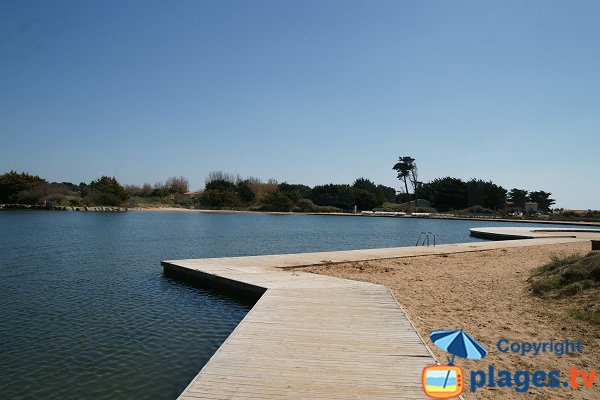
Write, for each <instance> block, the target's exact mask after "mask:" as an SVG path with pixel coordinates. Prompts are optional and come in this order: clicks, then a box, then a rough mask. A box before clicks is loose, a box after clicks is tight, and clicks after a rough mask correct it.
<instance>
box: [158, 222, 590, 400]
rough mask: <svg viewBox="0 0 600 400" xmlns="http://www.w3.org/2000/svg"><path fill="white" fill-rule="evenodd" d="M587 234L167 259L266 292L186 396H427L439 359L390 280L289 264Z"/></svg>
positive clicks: (178, 268)
mask: <svg viewBox="0 0 600 400" xmlns="http://www.w3.org/2000/svg"><path fill="white" fill-rule="evenodd" d="M502 233H503V234H506V233H507V232H502ZM513 233H514V232H513ZM578 240H581V239H577V238H573V237H568V238H565V237H554V238H539V239H529V240H513V241H505V242H481V243H463V244H454V245H443V246H437V247H401V248H386V249H370V250H353V251H340V252H326V253H308V254H286V255H271V256H253V257H233V258H213V259H210V258H209V259H196V260H177V261H163V263H162V264H163V266H164V268H165V272H167V273H177V274H179V275H186V276H189V277H193V278H195V279H199V280H203V281H205V282H207V283H210V284H216V285H221V286H226V287H228V288H230V289H234V290H236V291H246V292H251V293H254V294H258V295H261V297H260V299H259V300H258V302H257V303H256V305H255V306H254V307H253V308H252V310H251V311H250V312H249V313H248V315H247V316H246V317H245V318H244V320H243V321H242V322H241V323H240V324H239V325H238V327H237V328H236V329H235V330H234V331H233V333H232V334H231V335H230V336H229V338H228V339H227V340H226V341H225V343H224V344H223V345H222V346H221V347H220V348H219V349H218V350H217V352H216V353H215V354H214V355H213V357H212V358H211V359H210V360H209V362H208V363H207V364H206V365H205V366H204V368H203V369H202V370H201V371H200V373H199V374H198V375H197V376H196V377H195V378H194V380H193V381H192V382H191V383H190V384H189V386H188V387H187V388H186V389H185V390H184V392H183V393H182V394H181V396H180V399H186V400H191V399H315V400H325V399H423V398H424V397H425V396H424V394H423V391H422V388H421V381H420V379H421V371H422V368H423V367H424V366H426V365H431V364H435V360H434V359H433V356H432V355H431V353H430V351H429V350H428V348H427V347H426V345H425V344H424V342H423V341H422V339H421V338H420V336H419V335H418V334H417V332H416V331H415V329H414V328H413V326H412V325H411V323H410V321H409V320H408V318H407V317H406V315H405V314H404V312H403V310H402V309H401V307H400V306H399V305H398V304H397V302H396V301H395V299H394V297H393V296H392V294H391V292H390V291H389V290H388V289H387V288H386V287H384V286H381V285H375V284H371V283H366V282H356V281H351V280H346V279H341V278H335V277H329V276H322V275H314V274H309V273H304V272H290V271H286V270H285V268H286V267H294V266H303V265H315V264H323V263H331V262H334V263H335V262H346V261H358V260H373V259H382V258H395V257H410V256H418V255H428V254H446V253H457V252H468V251H483V250H492V249H497V248H503V247H521V246H531V245H537V244H551V243H565V242H571V241H578Z"/></svg>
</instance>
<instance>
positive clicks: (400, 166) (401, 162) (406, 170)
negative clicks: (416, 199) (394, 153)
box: [392, 156, 416, 198]
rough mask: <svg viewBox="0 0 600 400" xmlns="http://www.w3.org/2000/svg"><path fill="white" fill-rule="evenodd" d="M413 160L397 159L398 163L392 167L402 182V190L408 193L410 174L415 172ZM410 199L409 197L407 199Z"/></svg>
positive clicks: (406, 157)
mask: <svg viewBox="0 0 600 400" xmlns="http://www.w3.org/2000/svg"><path fill="white" fill-rule="evenodd" d="M415 168H416V165H415V159H414V158H412V157H410V156H404V157H399V158H398V162H397V163H396V164H394V166H393V167H392V169H393V170H396V172H397V173H398V176H397V177H398V179H399V180H400V181H401V182H404V189H405V190H406V193H410V192H409V191H408V182H409V181H410V180H411V177H412V173H413V171H414V170H415ZM409 198H410V197H409Z"/></svg>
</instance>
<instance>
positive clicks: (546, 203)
mask: <svg viewBox="0 0 600 400" xmlns="http://www.w3.org/2000/svg"><path fill="white" fill-rule="evenodd" d="M551 195H552V193H548V192H544V191H543V190H539V191H535V192H531V193H529V199H530V200H531V201H535V202H536V203H538V206H539V208H540V210H542V211H548V210H550V207H551V206H552V205H553V204H554V203H555V200H554V199H551V198H550V196H551Z"/></svg>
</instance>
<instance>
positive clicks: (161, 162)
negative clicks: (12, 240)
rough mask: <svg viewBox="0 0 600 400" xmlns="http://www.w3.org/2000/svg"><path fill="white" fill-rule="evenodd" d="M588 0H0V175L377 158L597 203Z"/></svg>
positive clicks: (133, 172) (594, 12)
mask: <svg viewBox="0 0 600 400" xmlns="http://www.w3.org/2000/svg"><path fill="white" fill-rule="evenodd" d="M599 17H600V2H597V1H589V2H586V1H561V2H555V1H544V2H541V1H533V2H530V1H518V2H517V1H514V2H497V1H472V2H471V1H468V2H467V1H452V2H447V1H373V2H371V1H361V2H357V1H348V0H344V1H327V0H325V1H294V2H292V1H211V2H209V1H161V2H154V1H101V2H100V1H98V2H93V1H85V2H81V1H53V2H48V1H40V2H35V1H6V0H1V1H0V138H1V144H0V171H8V170H11V169H15V170H24V171H28V172H31V173H35V174H39V175H41V176H44V177H46V178H48V179H50V180H68V181H73V182H80V181H90V180H91V179H94V178H96V177H98V176H100V175H115V176H116V177H117V178H118V179H119V180H120V181H121V182H122V183H143V182H146V181H148V182H150V183H154V182H155V181H159V180H165V179H166V178H168V177H169V176H173V175H184V176H186V177H188V178H189V180H190V181H191V183H192V186H193V188H200V187H202V186H203V184H204V178H205V177H206V175H207V174H208V172H209V171H211V170H224V171H227V172H232V173H239V174H241V175H243V176H248V175H253V176H257V177H261V178H263V179H267V178H275V179H277V180H279V181H288V182H293V183H306V184H309V185H315V184H323V183H329V182H335V183H351V182H352V181H353V180H354V179H355V178H358V177H361V176H362V177H367V178H370V179H372V180H374V181H376V182H377V183H383V184H386V185H391V186H395V187H397V188H400V185H399V182H398V181H397V180H396V178H395V174H394V171H392V169H391V167H392V165H393V164H394V162H395V161H396V159H397V157H398V156H401V155H412V156H413V157H415V158H416V159H417V164H418V166H419V170H420V178H421V179H422V180H424V181H428V180H431V179H433V178H436V177H443V176H456V177H460V178H463V179H469V178H473V177H475V178H482V179H486V180H493V181H494V182H496V183H498V184H501V185H503V186H504V187H506V188H507V189H510V188H512V187H518V188H524V189H530V190H546V191H550V192H552V193H553V194H554V196H553V197H555V198H556V199H557V204H556V205H557V206H562V207H566V208H595V209H600V186H599V185H598V178H599V171H600V157H599V156H598V150H599V149H600V77H599V72H600V50H599V49H600V24H599V23H598V18H599Z"/></svg>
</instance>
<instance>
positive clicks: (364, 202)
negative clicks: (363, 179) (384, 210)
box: [354, 189, 382, 210]
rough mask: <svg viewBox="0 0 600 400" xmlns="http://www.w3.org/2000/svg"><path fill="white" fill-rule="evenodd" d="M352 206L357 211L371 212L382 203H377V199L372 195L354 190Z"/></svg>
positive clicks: (364, 191) (360, 190)
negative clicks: (354, 205)
mask: <svg viewBox="0 0 600 400" xmlns="http://www.w3.org/2000/svg"><path fill="white" fill-rule="evenodd" d="M354 204H356V208H358V209H359V210H372V209H374V208H375V207H377V206H379V205H381V204H382V203H379V202H378V201H377V197H376V196H375V195H374V194H373V193H371V192H368V191H366V190H363V189H355V190H354Z"/></svg>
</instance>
